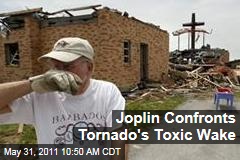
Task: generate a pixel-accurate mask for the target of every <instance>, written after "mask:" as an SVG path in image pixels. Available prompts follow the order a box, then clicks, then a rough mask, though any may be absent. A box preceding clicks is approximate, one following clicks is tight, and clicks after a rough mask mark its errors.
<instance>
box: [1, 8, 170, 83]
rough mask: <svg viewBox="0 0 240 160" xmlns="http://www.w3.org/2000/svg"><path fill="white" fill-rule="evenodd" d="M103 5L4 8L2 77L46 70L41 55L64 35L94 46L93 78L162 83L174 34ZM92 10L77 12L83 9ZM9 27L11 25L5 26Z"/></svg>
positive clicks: (20, 76) (24, 76)
mask: <svg viewBox="0 0 240 160" xmlns="http://www.w3.org/2000/svg"><path fill="white" fill-rule="evenodd" d="M100 6H101V5H95V6H87V7H81V8H73V9H64V10H61V11H58V12H54V13H49V12H44V11H43V10H42V8H35V9H28V10H23V11H16V12H9V13H0V17H1V19H0V20H1V23H2V24H1V31H2V32H1V34H2V36H3V37H0V45H1V47H0V68H1V72H0V82H6V81H14V80H20V79H23V78H27V77H29V76H32V75H37V74H41V73H43V72H44V71H46V68H44V66H43V65H42V64H39V63H38V62H37V58H38V57H39V56H41V55H43V54H45V53H47V52H49V51H50V50H51V49H52V46H53V44H54V43H55V42H56V41H57V40H58V39H60V38H62V37H69V36H71V37H82V38H85V39H87V40H89V42H90V43H91V44H92V46H93V48H94V50H95V71H94V72H95V73H94V78H97V79H103V80H108V81H112V82H114V83H116V84H117V85H118V86H119V87H130V86H133V85H136V84H137V83H139V82H152V81H154V82H161V81H163V80H164V79H165V78H166V76H167V74H168V59H169V35H168V33H167V31H165V30H162V29H160V28H159V27H158V26H155V25H152V24H149V23H145V22H142V21H140V20H138V19H136V18H134V17H130V16H129V15H128V13H127V12H124V13H121V12H119V11H117V10H113V9H109V8H106V7H105V8H102V7H101V8H99V7H100ZM82 10H84V11H86V10H88V11H91V13H87V14H86V13H84V14H80V15H74V14H75V13H76V12H79V11H82ZM6 28H7V29H6Z"/></svg>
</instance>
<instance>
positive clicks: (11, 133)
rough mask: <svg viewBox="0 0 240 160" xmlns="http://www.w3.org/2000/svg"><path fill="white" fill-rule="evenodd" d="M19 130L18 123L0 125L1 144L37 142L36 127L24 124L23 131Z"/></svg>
mask: <svg viewBox="0 0 240 160" xmlns="http://www.w3.org/2000/svg"><path fill="white" fill-rule="evenodd" d="M17 132H18V124H9V125H0V135H1V136H0V144H7V143H9V144H36V143H37V138H36V133H35V129H34V127H33V126H31V125H24V129H23V132H22V133H17Z"/></svg>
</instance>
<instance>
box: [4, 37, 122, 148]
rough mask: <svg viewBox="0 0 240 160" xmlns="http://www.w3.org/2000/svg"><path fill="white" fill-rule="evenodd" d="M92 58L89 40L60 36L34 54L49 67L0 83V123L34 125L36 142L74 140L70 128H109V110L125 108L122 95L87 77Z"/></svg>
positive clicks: (106, 84)
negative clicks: (51, 45)
mask: <svg viewBox="0 0 240 160" xmlns="http://www.w3.org/2000/svg"><path fill="white" fill-rule="evenodd" d="M93 57H94V50H93V48H92V46H91V45H90V44H89V42H88V41H87V40H84V39H82V38H77V37H67V38H62V39H60V40H58V41H57V42H56V43H55V45H54V48H53V50H52V51H51V52H50V53H48V54H45V55H43V56H41V57H40V58H39V59H38V60H39V61H40V62H44V63H46V64H47V65H49V66H50V70H49V71H47V72H46V73H44V74H42V75H38V76H35V77H31V78H29V79H28V80H22V81H17V82H11V83H3V84H0V113H1V112H2V113H3V112H4V114H2V115H0V123H25V124H32V125H34V126H35V128H36V134H37V139H38V143H40V144H49V143H50V144H71V143H73V140H74V138H73V136H72V128H73V127H111V125H112V110H124V109H125V100H124V98H123V97H122V95H121V93H120V91H119V90H118V88H117V87H116V86H115V85H114V84H112V83H110V82H106V81H101V80H95V79H91V76H92V72H93V68H94V67H93ZM6 112H8V113H6ZM1 116H2V118H1ZM119 127H120V126H119Z"/></svg>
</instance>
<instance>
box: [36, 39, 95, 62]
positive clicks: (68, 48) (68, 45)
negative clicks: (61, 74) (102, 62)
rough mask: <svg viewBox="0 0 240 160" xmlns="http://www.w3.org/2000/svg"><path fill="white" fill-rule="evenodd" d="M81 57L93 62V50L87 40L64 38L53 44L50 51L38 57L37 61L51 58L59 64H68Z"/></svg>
mask: <svg viewBox="0 0 240 160" xmlns="http://www.w3.org/2000/svg"><path fill="white" fill-rule="evenodd" d="M82 56H84V57H86V58H88V59H90V60H93V57H94V50H93V48H92V46H91V44H90V43H89V42H88V41H87V40H85V39H82V38H78V37H66V38H61V39H59V40H58V41H57V42H56V43H55V44H54V47H53V49H52V51H51V52H49V53H47V54H45V55H43V56H41V57H39V58H38V61H42V60H44V59H47V58H52V59H56V60H58V61H61V62H66V63H68V62H72V61H74V60H76V59H78V58H80V57H82Z"/></svg>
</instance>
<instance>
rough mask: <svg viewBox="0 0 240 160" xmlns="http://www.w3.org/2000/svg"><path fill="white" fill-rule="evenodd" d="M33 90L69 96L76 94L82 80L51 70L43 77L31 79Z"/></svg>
mask: <svg viewBox="0 0 240 160" xmlns="http://www.w3.org/2000/svg"><path fill="white" fill-rule="evenodd" d="M29 80H30V82H31V88H32V90H33V91H35V92H38V93H45V92H53V91H61V92H66V93H69V94H72V95H74V94H76V93H77V91H78V89H79V87H80V85H81V83H82V80H81V79H80V78H79V77H78V76H77V75H76V74H74V73H71V72H66V71H60V70H49V71H47V72H46V73H44V74H42V75H38V76H35V77H30V78H29Z"/></svg>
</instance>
